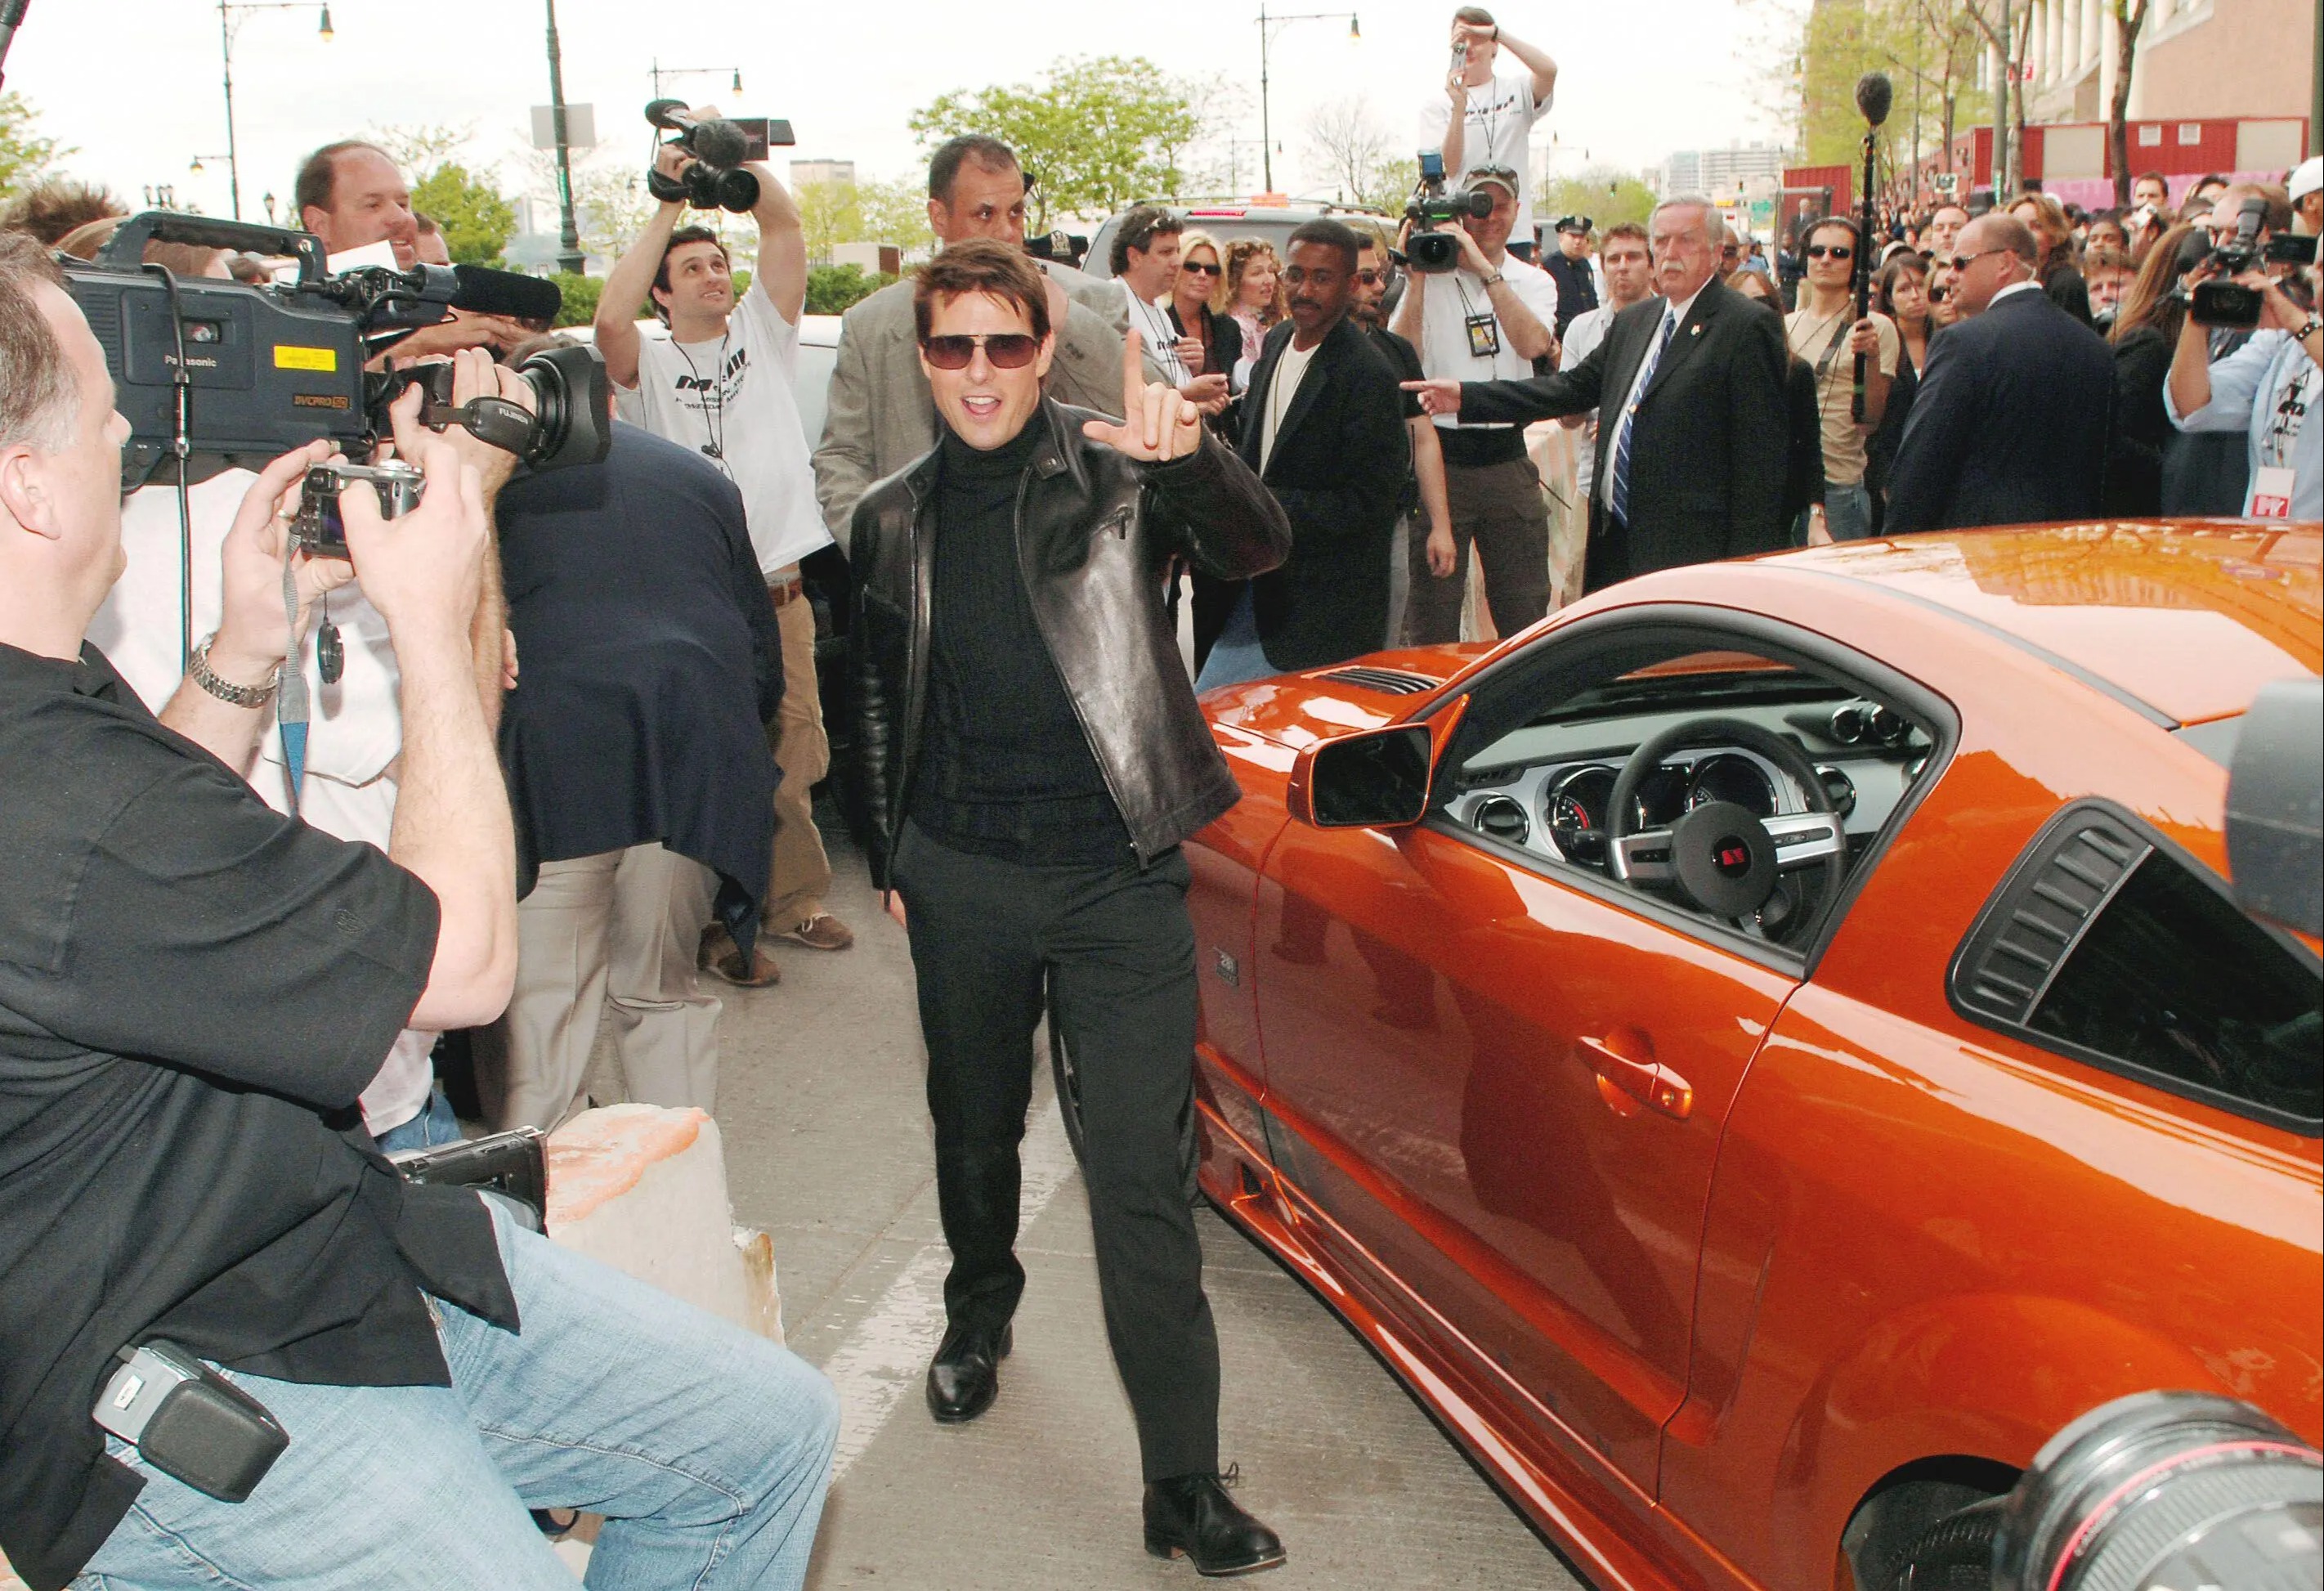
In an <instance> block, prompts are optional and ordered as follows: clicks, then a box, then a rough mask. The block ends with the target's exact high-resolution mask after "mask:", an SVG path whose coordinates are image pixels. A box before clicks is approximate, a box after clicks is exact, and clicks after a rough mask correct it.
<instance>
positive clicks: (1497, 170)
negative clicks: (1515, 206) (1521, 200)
mask: <svg viewBox="0 0 2324 1591" xmlns="http://www.w3.org/2000/svg"><path fill="white" fill-rule="evenodd" d="M1488 182H1490V183H1491V184H1493V186H1495V187H1496V188H1499V189H1501V190H1504V191H1505V192H1507V193H1508V196H1509V197H1510V198H1511V199H1515V198H1517V173H1516V172H1515V171H1511V170H1509V168H1508V167H1507V166H1471V167H1470V168H1469V170H1468V171H1467V172H1466V173H1465V174H1464V175H1463V176H1462V179H1461V183H1462V187H1464V188H1480V187H1482V186H1483V185H1484V184H1486V183H1488Z"/></svg>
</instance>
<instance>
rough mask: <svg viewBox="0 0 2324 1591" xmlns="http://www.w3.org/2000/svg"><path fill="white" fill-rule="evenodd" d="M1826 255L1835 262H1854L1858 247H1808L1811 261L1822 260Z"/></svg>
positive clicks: (1836, 245) (1849, 245)
mask: <svg viewBox="0 0 2324 1591" xmlns="http://www.w3.org/2000/svg"><path fill="white" fill-rule="evenodd" d="M1826 254H1829V255H1831V257H1832V258H1833V259H1835V260H1852V259H1854V258H1855V257H1856V245H1853V244H1847V243H1812V244H1810V245H1808V258H1809V259H1811V260H1821V259H1822V258H1823V257H1824V256H1825V255H1826Z"/></svg>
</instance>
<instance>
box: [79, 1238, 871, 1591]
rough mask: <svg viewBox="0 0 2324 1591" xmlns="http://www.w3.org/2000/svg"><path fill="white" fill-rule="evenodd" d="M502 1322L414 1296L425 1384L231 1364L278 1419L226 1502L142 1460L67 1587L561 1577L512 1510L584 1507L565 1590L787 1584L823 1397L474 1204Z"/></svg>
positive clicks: (643, 1290) (510, 1589)
mask: <svg viewBox="0 0 2324 1591" xmlns="http://www.w3.org/2000/svg"><path fill="white" fill-rule="evenodd" d="M493 1228H494V1231H495V1233H496V1235H497V1236H498V1237H499V1240H500V1248H501V1257H502V1259H503V1262H504V1263H506V1265H507V1267H508V1275H509V1281H510V1284H511V1285H512V1287H513V1289H514V1290H515V1292H516V1300H517V1308H518V1310H519V1312H520V1314H521V1317H522V1319H523V1322H524V1329H523V1332H522V1334H521V1336H520V1335H518V1334H517V1333H513V1332H508V1331H503V1330H501V1329H500V1328H499V1327H494V1326H491V1325H488V1324H486V1323H485V1322H484V1321H483V1320H480V1319H478V1318H475V1316H473V1315H470V1314H468V1313H466V1311H465V1310H461V1309H455V1308H453V1307H452V1306H451V1305H448V1304H438V1306H437V1310H438V1315H439V1316H440V1318H441V1320H442V1337H443V1342H444V1356H445V1359H446V1361H447V1363H448V1364H450V1366H451V1370H452V1384H451V1385H450V1386H448V1387H432V1386H415V1387H339V1386H305V1385H299V1384H294V1383H290V1382H281V1381H272V1380H268V1379H266V1378H264V1377H262V1376H255V1375H244V1374H235V1375H234V1377H233V1379H234V1380H235V1381H236V1382H237V1383H240V1384H241V1385H242V1386H244V1388H246V1389H248V1390H249V1392H251V1394H252V1395H253V1396H254V1397H256V1398H257V1399H258V1400H259V1401H261V1402H263V1403H264V1404H265V1405H266V1406H267V1408H269V1409H270V1410H272V1411H273V1413H274V1417H275V1418H276V1419H277V1420H281V1422H282V1424H283V1425H284V1427H285V1428H287V1429H289V1431H290V1433H291V1446H290V1448H289V1449H288V1450H287V1451H285V1452H284V1453H283V1455H282V1457H280V1458H278V1459H276V1460H275V1463H274V1467H273V1468H272V1470H270V1471H269V1472H268V1473H267V1475H266V1478H265V1479H264V1480H263V1481H261V1482H260V1483H259V1486H258V1489H257V1491H255V1492H254V1493H253V1494H251V1497H250V1500H249V1501H248V1502H246V1503H219V1502H217V1501H215V1500H214V1499H212V1498H209V1497H206V1496H204V1495H203V1494H200V1493H198V1492H196V1491H194V1490H192V1489H191V1488H190V1487H188V1486H186V1485H181V1484H180V1483H179V1482H177V1481H174V1480H172V1479H171V1478H170V1477H169V1476H167V1475H161V1474H160V1473H158V1472H157V1471H154V1470H152V1469H150V1468H148V1467H147V1466H145V1465H144V1462H143V1459H142V1458H140V1457H139V1456H138V1455H137V1452H136V1450H135V1449H134V1448H129V1447H126V1446H124V1445H123V1444H122V1443H120V1442H119V1441H117V1440H115V1439H114V1438H111V1437H108V1438H106V1448H108V1450H110V1451H111V1452H112V1454H113V1456H114V1457H116V1458H119V1459H121V1460H123V1462H124V1463H126V1464H128V1465H129V1466H131V1467H132V1468H133V1469H135V1470H137V1471H138V1472H139V1473H140V1474H141V1475H143V1477H144V1479H145V1488H144V1490H143V1491H142V1492H140V1493H139V1494H138V1495H137V1501H136V1503H135V1504H134V1506H132V1508H131V1509H130V1511H129V1513H128V1514H127V1516H126V1517H124V1519H123V1520H122V1522H120V1524H118V1525H116V1526H115V1528H114V1531H113V1534H112V1535H111V1536H109V1537H108V1538H106V1543H105V1545H104V1546H103V1547H102V1548H100V1549H98V1551H97V1556H96V1558H95V1559H91V1560H90V1562H89V1564H88V1568H87V1570H86V1571H85V1572H84V1573H83V1574H82V1575H81V1577H79V1578H78V1579H77V1580H75V1581H74V1582H73V1586H74V1591H132V1588H133V1587H134V1588H137V1591H145V1588H147V1587H161V1586H200V1587H203V1588H204V1591H217V1588H218V1587H228V1586H230V1587H237V1588H239V1587H250V1588H252V1591H255V1588H257V1587H262V1586H291V1585H296V1586H301V1587H305V1588H307V1591H358V1588H361V1591H387V1588H391V1587H393V1588H399V1591H400V1588H409V1591H440V1588H442V1587H447V1586H493V1587H494V1588H495V1591H572V1587H573V1576H572V1573H571V1571H570V1570H568V1569H567V1568H566V1567H565V1565H564V1563H563V1562H562V1561H561V1560H560V1559H558V1557H557V1555H556V1554H555V1553H554V1552H553V1551H552V1550H551V1549H550V1548H549V1542H548V1541H547V1540H545V1539H544V1538H543V1537H542V1535H541V1533H540V1531H539V1529H538V1528H537V1527H536V1526H535V1525H534V1524H533V1522H532V1517H531V1515H530V1513H529V1512H527V1510H528V1509H531V1508H550V1507H560V1508H583V1509H587V1510H589V1511H591V1512H600V1513H604V1514H605V1515H606V1516H607V1518H606V1522H605V1527H604V1531H603V1532H602V1533H601V1534H600V1535H599V1536H598V1538H597V1544H596V1547H595V1550H594V1552H593V1553H592V1555H591V1558H590V1560H589V1575H588V1581H587V1584H589V1585H590V1586H597V1587H602V1588H605V1591H616V1588H618V1591H642V1588H644V1587H648V1586H657V1587H659V1586H669V1587H678V1586H687V1587H699V1588H701V1591H709V1588H710V1587H714V1586H730V1587H744V1586H770V1587H795V1586H798V1585H799V1584H800V1583H801V1582H802V1581H803V1580H804V1579H805V1578H806V1577H807V1555H808V1553H809V1552H810V1551H811V1550H812V1549H813V1548H814V1546H815V1532H816V1522H817V1521H818V1520H819V1519H820V1518H821V1517H822V1513H823V1496H824V1488H825V1486H826V1485H828V1484H829V1482H830V1478H831V1453H832V1445H833V1443H834V1442H835V1440H836V1438H837V1436H838V1430H839V1401H838V1398H837V1396H836V1394H835V1393H834V1392H833V1391H832V1389H831V1383H828V1382H826V1381H825V1380H824V1378H823V1376H822V1375H821V1374H820V1373H818V1372H817V1371H816V1370H815V1369H814V1368H812V1367H811V1366H809V1365H808V1364H806V1363H805V1362H804V1361H803V1360H800V1359H799V1358H798V1357H796V1356H795V1355H792V1354H790V1353H788V1352H787V1351H786V1350H784V1349H782V1348H779V1347H777V1346H774V1345H773V1344H772V1343H770V1342H768V1341H767V1340H766V1339H765V1338H763V1337H756V1336H753V1335H752V1334H751V1333H749V1332H746V1331H744V1330H742V1328H741V1327H736V1326H730V1325H728V1324H726V1323H725V1322H724V1321H723V1320H719V1319H716V1318H713V1317H711V1316H709V1315H706V1314H704V1313H703V1312H701V1311H700V1310H697V1309H694V1308H693V1307H692V1306H690V1305H687V1304H683V1303H680V1302H679V1301H678V1300H676V1299H673V1298H671V1297H670V1296H669V1294H667V1293H664V1292H661V1291H659V1290H656V1289H654V1288H650V1287H648V1286H647V1285H646V1284H645V1283H643V1282H641V1281H633V1280H632V1279H631V1278H630V1277H627V1276H624V1275H622V1273H620V1272H616V1271H613V1270H611V1269H609V1268H608V1267H606V1266H604V1265H600V1264H598V1263H596V1262H595V1261H594V1260H590V1259H587V1258H585V1257H584V1256H582V1255H580V1254H576V1253H572V1252H571V1251H569V1250H567V1249H562V1248H559V1247H558V1246H557V1245H556V1244H552V1243H550V1242H549V1241H548V1240H547V1239H545V1238H540V1237H535V1236H533V1235H531V1234H530V1233H527V1232H522V1231H519V1230H518V1229H516V1228H515V1227H514V1226H511V1225H510V1224H509V1221H508V1219H507V1217H506V1216H503V1214H502V1213H501V1212H500V1211H498V1210H494V1211H493Z"/></svg>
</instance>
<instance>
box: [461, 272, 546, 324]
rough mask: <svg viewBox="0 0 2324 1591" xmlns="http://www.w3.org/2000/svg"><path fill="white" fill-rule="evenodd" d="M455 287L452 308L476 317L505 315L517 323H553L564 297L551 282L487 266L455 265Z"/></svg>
mask: <svg viewBox="0 0 2324 1591" xmlns="http://www.w3.org/2000/svg"><path fill="white" fill-rule="evenodd" d="M452 274H453V275H454V276H456V277H457V278H458V279H459V287H458V289H457V291H454V293H453V294H452V307H453V308H454V309H456V310H473V311H474V312H475V313H476V314H479V315H506V316H508V317H510V318H511V319H517V320H554V319H557V311H558V310H559V309H560V308H562V307H563V305H564V303H565V294H564V293H563V292H562V291H560V290H559V289H558V285H557V283H555V282H547V281H543V280H542V279H541V278H540V277H538V276H527V275H525V274H524V273H522V272H520V271H495V270H493V268H492V267H491V266H489V265H455V266H453V267H452Z"/></svg>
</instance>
